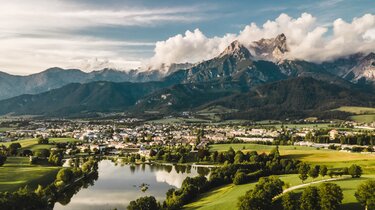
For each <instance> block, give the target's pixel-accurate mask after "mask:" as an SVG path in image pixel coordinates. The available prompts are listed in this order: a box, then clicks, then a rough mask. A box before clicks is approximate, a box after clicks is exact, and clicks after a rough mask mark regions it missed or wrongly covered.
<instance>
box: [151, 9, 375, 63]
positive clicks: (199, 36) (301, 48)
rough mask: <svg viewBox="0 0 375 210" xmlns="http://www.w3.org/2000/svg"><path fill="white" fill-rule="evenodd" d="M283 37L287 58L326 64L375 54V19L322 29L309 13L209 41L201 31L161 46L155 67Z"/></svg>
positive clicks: (154, 59) (339, 21) (338, 23)
mask: <svg viewBox="0 0 375 210" xmlns="http://www.w3.org/2000/svg"><path fill="white" fill-rule="evenodd" d="M327 25H328V26H327ZM281 33H284V34H285V35H286V37H287V44H288V46H289V48H290V52H289V53H288V54H287V55H286V58H290V59H303V60H308V61H313V62H322V61H326V60H331V59H334V58H337V57H340V56H346V55H350V54H352V53H357V52H370V51H374V50H375V15H372V14H365V15H363V16H362V17H358V18H354V19H353V20H352V21H351V22H345V21H344V20H342V19H336V20H335V21H333V23H332V24H324V25H323V26H321V25H318V21H317V18H316V17H314V16H313V15H311V14H308V13H303V14H301V16H300V17H298V18H293V17H290V16H289V15H287V14H281V15H280V16H279V17H277V18H276V19H275V20H268V21H266V22H265V23H264V24H263V25H262V26H258V25H257V24H255V23H251V24H249V25H247V26H245V28H244V29H243V30H242V31H240V32H239V33H238V34H226V35H225V36H223V37H212V38H209V37H206V36H205V35H204V34H203V33H202V32H201V31H200V30H199V29H196V30H194V31H193V32H191V31H186V32H185V34H184V35H182V34H178V35H176V36H174V37H171V38H169V39H167V40H166V41H160V42H157V43H156V47H155V49H154V52H155V55H154V56H153V57H152V58H151V65H153V66H154V67H157V66H158V65H160V64H162V63H182V62H199V61H201V60H206V59H210V58H213V57H215V56H217V55H218V54H219V53H220V52H221V51H223V50H224V49H225V47H226V46H228V44H229V43H230V42H232V41H234V40H239V41H240V42H241V43H242V44H244V45H245V46H249V45H251V44H252V42H254V41H257V40H259V39H261V38H273V37H276V36H277V35H278V34H281Z"/></svg>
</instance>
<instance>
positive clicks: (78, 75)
mask: <svg viewBox="0 0 375 210" xmlns="http://www.w3.org/2000/svg"><path fill="white" fill-rule="evenodd" d="M164 76H165V75H164V74H162V73H161V72H159V71H157V70H153V71H145V72H139V71H137V70H130V71H127V72H125V71H117V70H112V69H103V70H101V71H93V72H90V73H86V72H83V71H80V70H78V69H61V68H50V69H47V70H45V71H43V72H40V73H37V74H31V75H28V76H15V75H10V74H7V73H3V72H0V100H1V99H6V98H11V97H14V96H18V95H22V94H37V93H42V92H45V91H49V90H52V89H55V88H60V87H62V86H64V85H67V84H70V83H89V82H94V81H110V82H147V81H157V80H160V79H161V78H162V77H164Z"/></svg>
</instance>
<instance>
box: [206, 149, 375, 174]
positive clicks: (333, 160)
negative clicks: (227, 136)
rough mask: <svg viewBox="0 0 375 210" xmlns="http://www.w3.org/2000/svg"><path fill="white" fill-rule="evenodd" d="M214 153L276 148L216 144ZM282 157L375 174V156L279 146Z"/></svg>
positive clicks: (260, 151) (266, 151)
mask: <svg viewBox="0 0 375 210" xmlns="http://www.w3.org/2000/svg"><path fill="white" fill-rule="evenodd" d="M210 147H211V148H210V149H211V150H212V151H227V150H228V149H229V148H230V147H232V148H233V149H234V150H236V151H237V150H242V151H244V152H247V151H257V152H258V153H263V152H265V153H268V152H270V151H271V150H272V149H273V148H275V146H272V145H261V144H246V143H242V144H214V145H211V146H210ZM279 151H280V154H281V155H282V156H286V157H289V158H292V159H297V160H301V161H304V162H307V163H310V164H320V165H327V167H331V168H335V167H348V166H350V165H351V164H354V163H355V164H357V165H360V166H361V167H362V168H363V169H364V172H365V173H368V174H375V154H360V153H350V152H340V151H335V150H328V149H316V148H313V147H303V146H279Z"/></svg>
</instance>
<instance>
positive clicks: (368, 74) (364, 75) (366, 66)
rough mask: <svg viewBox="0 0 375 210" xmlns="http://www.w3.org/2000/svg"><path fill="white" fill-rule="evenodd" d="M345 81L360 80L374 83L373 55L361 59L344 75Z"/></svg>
mask: <svg viewBox="0 0 375 210" xmlns="http://www.w3.org/2000/svg"><path fill="white" fill-rule="evenodd" d="M345 78H346V79H349V80H352V81H353V82H358V81H360V80H363V79H364V80H366V81H373V82H374V81H375V53H373V52H371V53H369V54H368V55H366V56H365V57H363V58H362V59H361V60H360V61H359V62H358V64H357V65H355V66H354V67H353V68H352V69H351V70H350V71H349V72H348V73H347V74H346V75H345Z"/></svg>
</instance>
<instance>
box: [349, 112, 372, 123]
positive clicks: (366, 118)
mask: <svg viewBox="0 0 375 210" xmlns="http://www.w3.org/2000/svg"><path fill="white" fill-rule="evenodd" d="M350 119H352V120H354V121H356V122H360V123H371V122H375V114H362V115H354V116H351V117H350Z"/></svg>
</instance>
